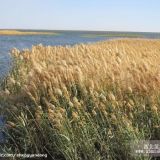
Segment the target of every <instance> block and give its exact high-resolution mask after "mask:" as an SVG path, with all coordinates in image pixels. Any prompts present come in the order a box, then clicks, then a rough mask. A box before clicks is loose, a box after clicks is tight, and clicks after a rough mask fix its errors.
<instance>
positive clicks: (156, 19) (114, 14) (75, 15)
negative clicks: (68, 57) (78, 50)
mask: <svg viewBox="0 0 160 160" xmlns="http://www.w3.org/2000/svg"><path fill="white" fill-rule="evenodd" d="M0 28H1V29H3V28H12V29H15V28H18V29H53V30H54V29H55V30H112V31H153V32H160V0H0Z"/></svg>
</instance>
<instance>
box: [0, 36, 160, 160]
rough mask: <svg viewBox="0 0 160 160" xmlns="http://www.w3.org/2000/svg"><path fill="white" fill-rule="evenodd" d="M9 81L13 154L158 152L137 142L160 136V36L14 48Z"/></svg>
mask: <svg viewBox="0 0 160 160" xmlns="http://www.w3.org/2000/svg"><path fill="white" fill-rule="evenodd" d="M11 56H12V57H13V60H14V66H13V70H12V71H11V72H10V74H9V75H8V77H7V78H6V79H5V80H4V81H3V83H2V84H1V91H0V105H1V106H2V107H3V109H2V110H1V112H2V114H4V115H6V120H7V123H6V127H5V132H6V139H7V142H6V143H5V144H4V145H3V147H2V150H3V151H4V152H7V153H30V154H31V153H46V154H47V155H48V157H49V158H50V159H57V160H60V159H62V160H94V159H95V160H125V159H126V160H127V159H133V160H134V159H136V160H137V159H150V157H149V156H148V157H143V155H142V156H138V157H134V156H133V155H132V154H131V149H130V145H131V144H130V143H131V141H138V140H144V139H146V140H149V139H156V140H159V139H160V113H159V111H160V107H159V103H160V97H159V90H160V61H159V59H160V41H159V40H143V39H132V40H130V39H123V40H112V41H107V42H99V43H94V44H87V45H84V44H80V45H75V46H72V47H70V46H65V47H62V46H54V47H52V46H43V45H38V46H33V47H32V49H31V50H28V49H25V50H23V51H19V50H17V49H13V50H12V51H11Z"/></svg>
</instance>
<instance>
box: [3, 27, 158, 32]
mask: <svg viewBox="0 0 160 160" xmlns="http://www.w3.org/2000/svg"><path fill="white" fill-rule="evenodd" d="M0 30H37V31H39V30H41V31H75V32H81V31H83V32H131V33H160V31H131V30H128V31H127V30H85V29H44V28H43V29H35V28H29V29H27V28H0Z"/></svg>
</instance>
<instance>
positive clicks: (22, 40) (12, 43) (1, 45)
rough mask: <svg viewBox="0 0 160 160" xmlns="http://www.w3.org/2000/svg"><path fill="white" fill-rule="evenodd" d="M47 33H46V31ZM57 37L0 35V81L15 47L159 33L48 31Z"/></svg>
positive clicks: (153, 36) (145, 35) (84, 41)
mask: <svg viewBox="0 0 160 160" xmlns="http://www.w3.org/2000/svg"><path fill="white" fill-rule="evenodd" d="M47 32H48V31H47ZM50 32H56V33H58V34H57V35H34V36H31V35H25V36H1V35H0V79H1V78H3V77H4V75H6V73H8V71H9V68H10V66H11V65H10V64H11V60H10V56H9V52H10V50H11V49H12V48H14V47H16V48H18V49H20V50H22V49H24V48H31V47H32V45H37V44H40V43H41V44H43V45H74V44H78V43H92V42H96V41H101V40H109V39H113V38H125V37H132V38H134V37H140V38H153V39H160V33H131V32H89V31H83V32H82V31H50Z"/></svg>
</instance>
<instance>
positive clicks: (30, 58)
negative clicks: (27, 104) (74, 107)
mask: <svg viewBox="0 0 160 160" xmlns="http://www.w3.org/2000/svg"><path fill="white" fill-rule="evenodd" d="M12 55H14V56H15V57H19V59H22V61H23V62H24V64H23V65H22V66H21V68H20V71H19V74H20V75H21V77H22V78H23V79H24V81H25V85H27V86H28V84H29V85H30V86H32V87H31V88H33V84H34V88H36V87H37V88H38V86H39V85H43V86H44V88H46V87H47V86H50V87H51V88H52V86H54V87H55V88H62V87H63V86H65V85H68V84H71V83H74V82H78V83H81V84H84V85H85V86H89V87H90V88H94V89H101V88H103V87H104V86H106V85H111V84H116V85H118V86H120V87H121V88H122V89H128V91H129V92H132V91H145V92H151V91H158V90H159V89H160V61H158V59H159V58H160V41H159V40H143V39H134V40H129V39H123V40H112V41H107V42H99V43H95V44H88V45H83V44H81V45H75V46H73V47H68V46H66V47H62V46H55V47H51V46H46V47H45V46H42V45H38V46H33V47H32V49H31V50H24V51H21V52H20V51H18V50H17V49H14V50H12ZM11 82H12V83H15V81H14V79H11ZM55 92H56V93H57V94H59V95H61V90H58V89H56V90H55Z"/></svg>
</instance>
